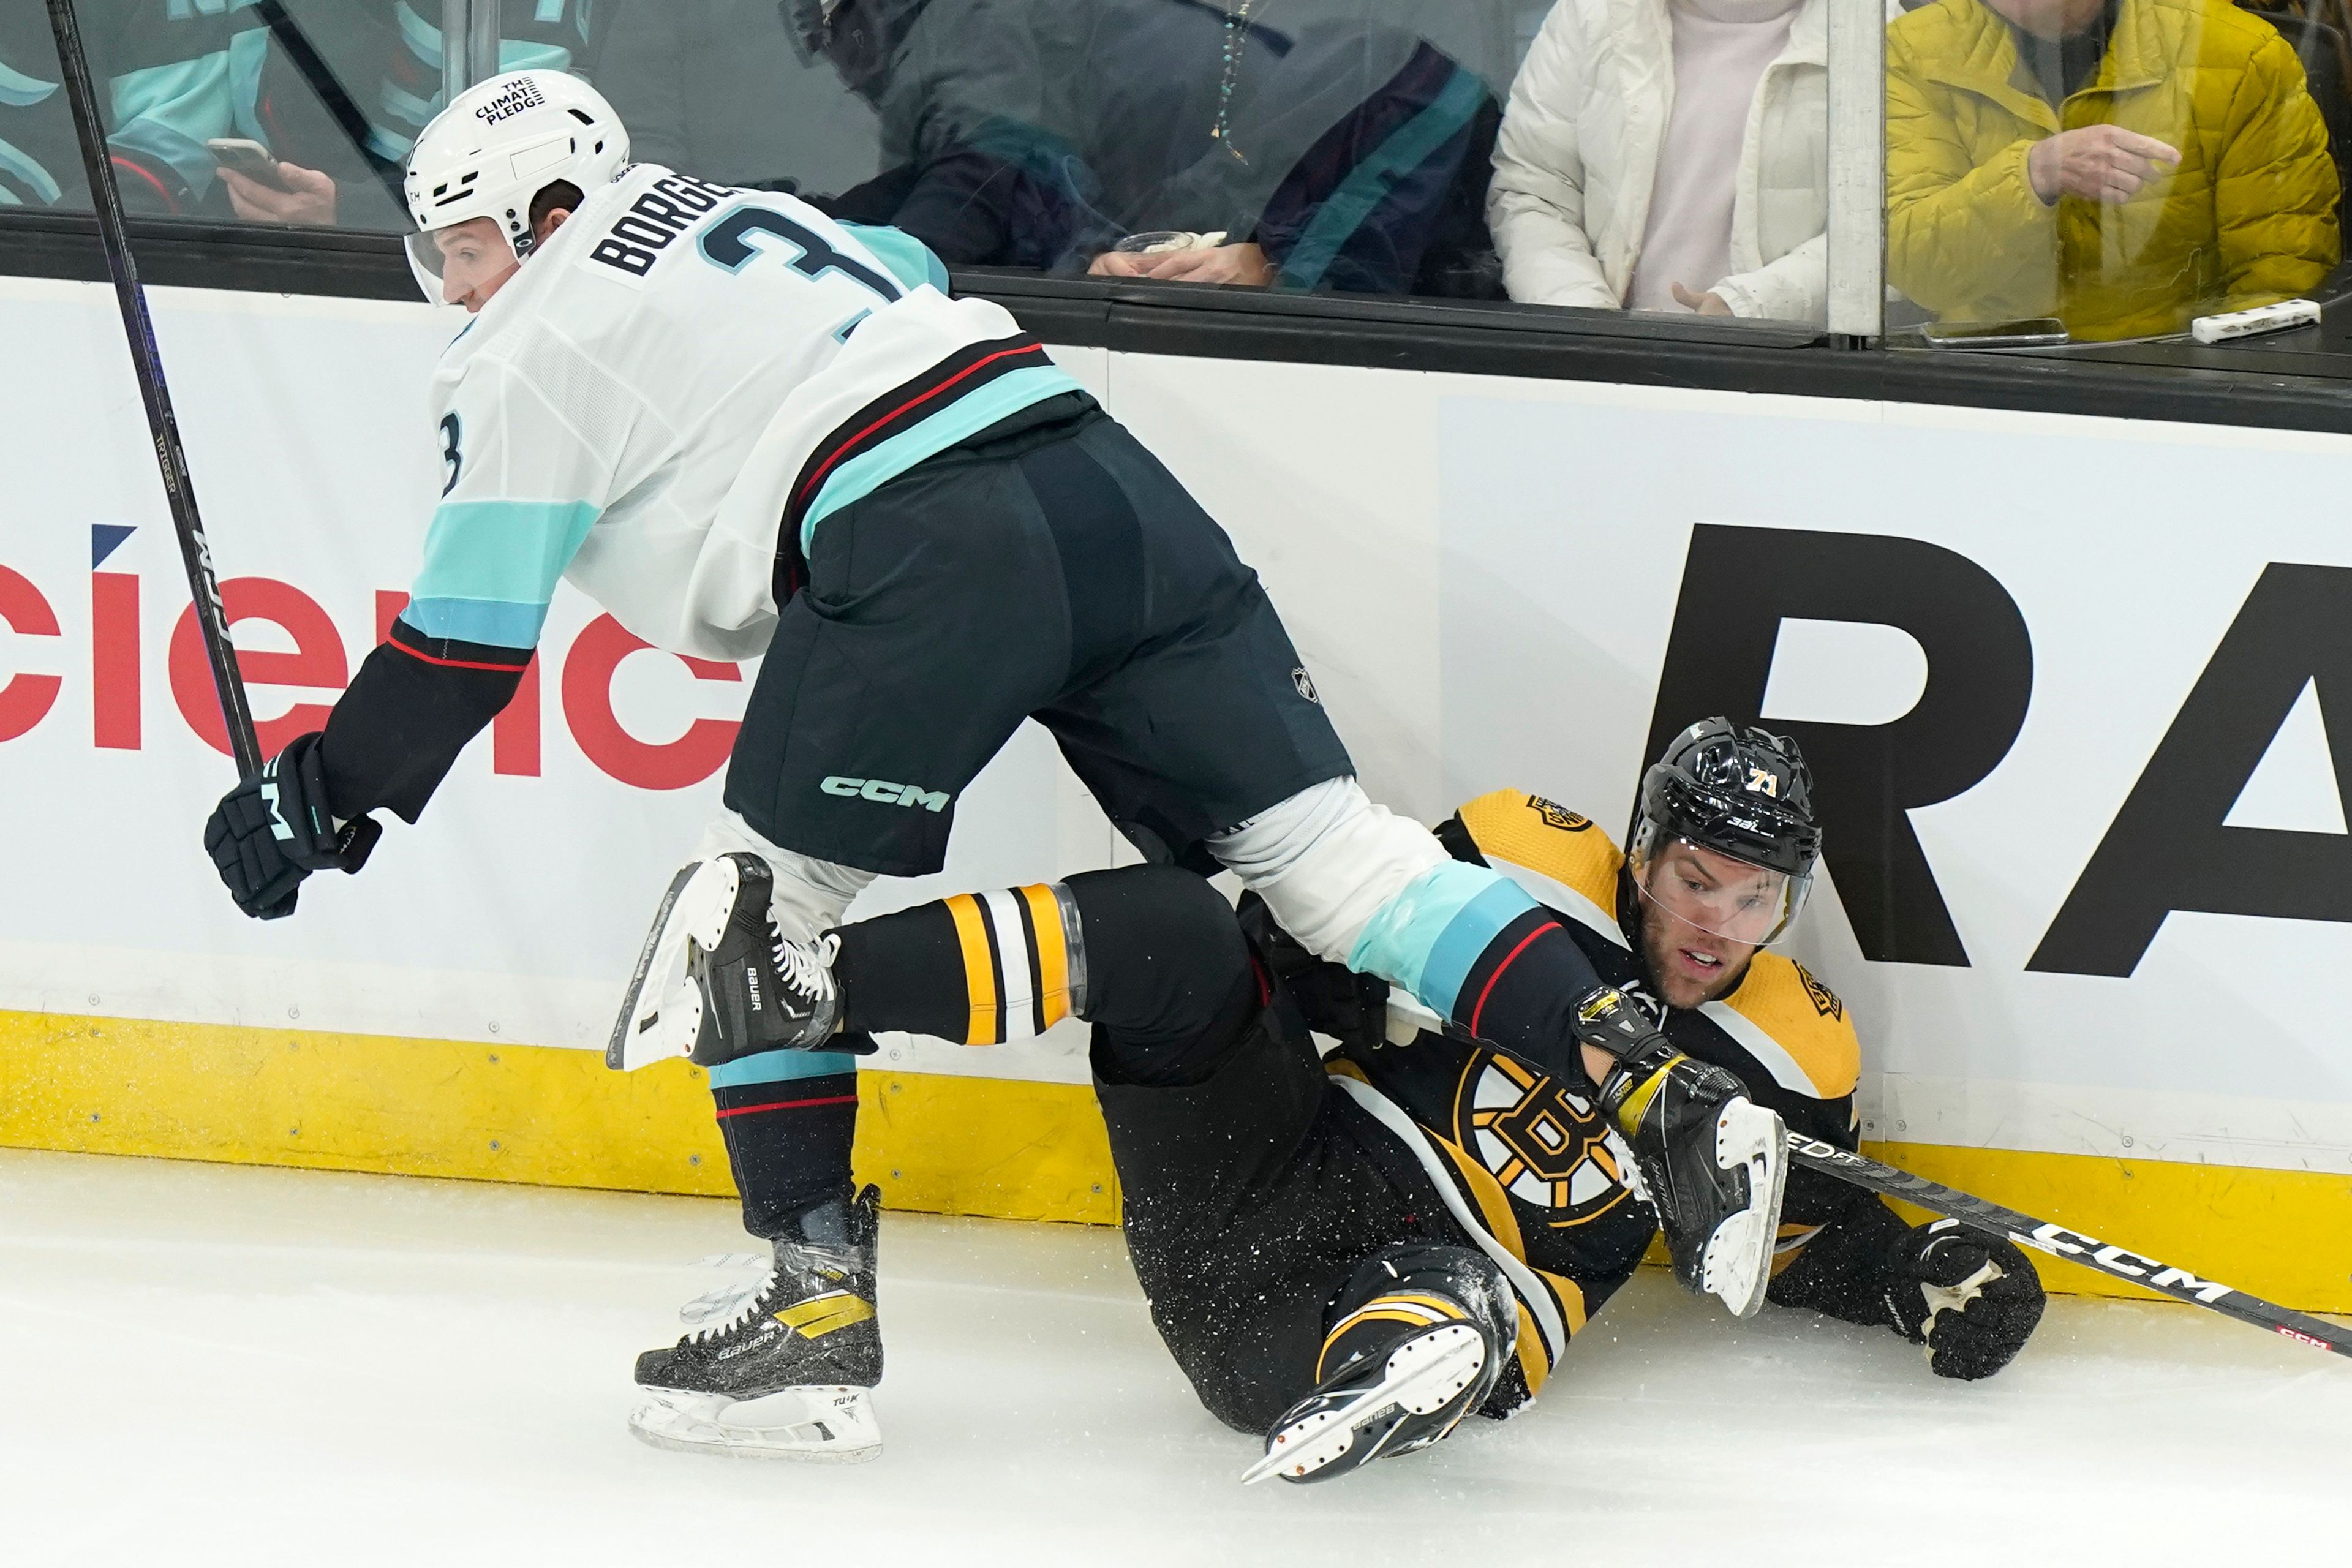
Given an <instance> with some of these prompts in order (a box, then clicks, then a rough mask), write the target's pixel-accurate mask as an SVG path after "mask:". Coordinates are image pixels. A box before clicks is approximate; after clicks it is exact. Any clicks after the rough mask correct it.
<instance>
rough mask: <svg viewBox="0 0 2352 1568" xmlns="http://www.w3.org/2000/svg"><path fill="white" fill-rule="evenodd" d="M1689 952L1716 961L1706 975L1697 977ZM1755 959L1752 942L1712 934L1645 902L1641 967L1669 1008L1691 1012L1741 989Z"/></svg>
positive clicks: (1653, 904) (1652, 903)
mask: <svg viewBox="0 0 2352 1568" xmlns="http://www.w3.org/2000/svg"><path fill="white" fill-rule="evenodd" d="M1685 952H1688V953H1692V954H1696V955H1701V956H1704V957H1707V958H1712V959H1714V960H1716V967H1715V968H1714V969H1713V970H1712V971H1711V972H1709V973H1706V974H1704V975H1702V974H1699V973H1694V972H1693V965H1692V964H1691V963H1690V962H1689V960H1688V959H1686V958H1685V956H1684V954H1685ZM1755 956H1756V949H1755V948H1754V947H1753V946H1752V945H1750V944H1749V943H1747V942H1733V941H1730V940H1729V939H1728V938H1725V937H1719V936H1714V935H1710V934H1709V933H1707V932H1706V931H1701V930H1699V929H1698V928H1697V927H1696V926H1695V925H1692V924H1691V923H1690V922H1689V921H1684V920H1679V919H1677V918H1675V916H1674V915H1671V914H1669V913H1667V912H1666V911H1665V910H1664V909H1661V908H1660V907H1659V906H1658V905H1657V904H1655V903H1654V902H1653V901H1651V900H1648V899H1643V900H1642V967H1643V969H1644V970H1646V971H1648V976H1649V981H1650V984H1651V987H1652V989H1653V990H1654V991H1655V992H1656V994H1657V996H1658V999H1659V1000H1660V1001H1662V1002H1664V1003H1665V1005H1667V1006H1669V1007H1679V1008H1684V1009H1688V1008H1692V1007H1696V1006H1698V1005H1700V1004H1702V1003H1706V1002H1712V1001H1714V1000H1715V999H1716V998H1717V997H1718V996H1721V995H1724V994H1727V992H1729V991H1730V990H1731V989H1732V987H1734V986H1736V985H1738V984H1739V981H1740V977H1741V976H1742V975H1744V974H1746V973H1748V960H1749V959H1751V958H1753V957H1755Z"/></svg>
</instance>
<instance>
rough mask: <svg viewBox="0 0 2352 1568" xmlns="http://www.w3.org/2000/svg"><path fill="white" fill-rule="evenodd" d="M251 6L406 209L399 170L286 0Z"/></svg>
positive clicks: (396, 203) (259, 0) (321, 103)
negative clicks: (378, 144)
mask: <svg viewBox="0 0 2352 1568" xmlns="http://www.w3.org/2000/svg"><path fill="white" fill-rule="evenodd" d="M254 9H255V10H257V11H258V12H259V13H260V14H261V25H262V26H265V27H268V29H269V36H270V37H273V38H275V39H277V40H278V47H279V48H281V49H284V50H285V51H286V58H288V59H289V60H290V61H292V62H293V66H294V70H295V74H296V75H298V76H299V77H300V78H301V79H302V81H303V84H304V85H305V86H307V87H308V88H310V90H311V91H312V92H313V93H316V94H317V95H318V99H319V107H320V108H321V109H323V110H326V111H327V118H328V119H330V120H331V121H334V122H335V129H336V130H338V131H341V132H342V133H343V136H344V139H345V140H347V141H349V142H351V144H352V151H353V152H355V153H358V154H359V157H360V162H361V163H364V164H365V165H367V168H368V170H369V172H370V173H372V174H374V175H375V177H376V179H377V180H378V182H380V183H381V184H383V188H384V191H385V193H386V194H387V195H390V196H391V197H392V205H393V206H394V209H395V210H397V211H403V212H404V211H406V210H407V205H408V196H407V193H406V192H405V191H404V190H403V189H402V188H401V173H402V171H401V169H400V168H399V166H398V165H396V164H394V163H392V161H391V160H389V159H387V158H385V157H384V156H383V154H382V153H378V152H377V151H376V150H375V145H374V142H373V136H374V133H375V132H374V127H373V126H371V125H370V124H369V123H368V118H367V116H366V114H364V113H363V112H362V110H361V109H360V106H359V105H358V104H356V103H354V102H352V95H351V94H350V93H349V92H348V91H346V90H345V89H344V87H343V84H342V79H341V78H340V77H338V76H336V74H335V70H334V68H333V67H332V66H330V65H329V64H328V63H327V61H326V58H325V57H323V56H322V55H320V53H319V50H318V47H317V46H316V45H314V44H312V43H311V42H310V35H309V34H308V33H305V32H304V31H303V30H302V25H301V24H300V23H299V22H297V21H296V20H294V18H293V17H291V16H288V15H287V14H286V5H285V0H255V5H254Z"/></svg>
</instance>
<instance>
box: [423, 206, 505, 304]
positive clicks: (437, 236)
mask: <svg viewBox="0 0 2352 1568" xmlns="http://www.w3.org/2000/svg"><path fill="white" fill-rule="evenodd" d="M433 243H434V244H435V245H436V247H439V249H440V252H441V298H442V299H443V300H446V301H447V302H448V303H450V304H452V305H463V306H465V307H466V311H467V314H468V315H470V314H472V313H473V312H475V311H477V310H480V309H481V308H482V307H483V306H485V305H487V304H488V303H489V302H490V297H491V296H492V295H494V294H496V293H497V292H498V291H499V289H503V288H505V287H506V281H507V279H509V278H511V277H513V276H514V274H515V267H516V262H515V253H514V247H512V246H510V245H509V244H508V243H507V241H506V237H505V236H504V235H502V234H500V233H499V226H498V225H497V224H496V223H495V222H493V221H492V220H490V219H488V218H486V217H478V218H470V219H468V220H467V221H466V222H464V223H461V224H455V225H452V226H449V227H447V228H444V229H436V230H435V231H434V234H433Z"/></svg>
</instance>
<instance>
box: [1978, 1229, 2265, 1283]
mask: <svg viewBox="0 0 2352 1568" xmlns="http://www.w3.org/2000/svg"><path fill="white" fill-rule="evenodd" d="M2020 1239H2021V1240H2023V1241H2025V1242H2026V1243H2027V1244H2028V1245H2030V1246H2033V1247H2040V1248H2042V1250H2043V1251H2045V1252H2054V1253H2058V1254H2060V1255H2062V1256H2063V1255H2066V1254H2072V1255H2074V1256H2075V1257H2088V1258H2093V1259H2094V1260H2095V1261H2097V1262H2099V1263H2103V1264H2105V1265H2106V1267H2107V1268H2111V1269H2113V1270H2115V1271H2116V1273H2118V1274H2136V1275H2141V1276H2144V1277H2146V1278H2147V1280H2148V1282H2149V1283H2150V1284H2152V1285H2161V1286H2165V1287H2167V1288H2168V1289H2180V1290H2186V1291H2188V1292H2189V1294H2190V1295H2192V1296H2194V1297H2196V1298H2197V1299H2198V1300H2200V1301H2218V1300H2221V1298H2222V1297H2224V1296H2227V1295H2229V1294H2231V1289H2230V1287H2228V1286H2227V1285H2216V1284H2214V1283H2213V1282H2212V1281H2211V1280H2210V1279H2199V1278H2197V1276H2195V1275H2194V1274H2191V1273H2190V1272H2189V1270H2187V1269H2186V1268H2166V1267H2165V1266H2164V1265H2163V1264H2160V1263H2158V1262H2156V1261H2155V1260H2154V1259H2152V1258H2142V1257H2141V1256H2140V1255H2139V1254H2137V1253H2136V1252H2126V1251H2125V1250H2124V1249H2123V1248H2122V1247H2110V1246H2108V1245H2107V1244H2106V1243H2105V1242H2104V1241H2101V1240H2099V1239H2098V1238H2097V1237H2090V1236H2084V1234H2083V1233H2082V1232H2080V1231H2076V1230H2068V1229H2066V1228H2065V1227H2063V1226H2055V1225H2045V1226H2040V1227H2039V1228H2037V1229H2036V1230H2035V1231H2034V1232H2033V1233H2032V1235H2031V1236H2028V1237H2021V1238H2020Z"/></svg>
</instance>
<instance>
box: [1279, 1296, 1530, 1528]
mask: <svg viewBox="0 0 2352 1568" xmlns="http://www.w3.org/2000/svg"><path fill="white" fill-rule="evenodd" d="M1485 1368H1486V1336H1485V1335H1484V1334H1481V1333H1480V1332H1479V1331H1477V1330H1476V1329H1474V1328H1472V1327H1471V1326H1470V1325H1469V1324H1467V1323H1447V1324H1445V1325H1444V1326H1443V1327H1440V1328H1435V1329H1432V1330H1430V1331H1428V1332H1427V1333H1423V1334H1415V1335H1413V1336H1412V1338H1411V1339H1409V1340H1407V1341H1405V1342H1403V1343H1402V1344H1401V1345H1399V1346H1397V1348H1396V1349H1395V1350H1393V1351H1391V1352H1389V1361H1388V1366H1387V1367H1386V1369H1385V1370H1384V1373H1383V1374H1382V1376H1381V1381H1380V1382H1379V1383H1378V1384H1375V1385H1373V1386H1372V1387H1370V1388H1368V1389H1366V1390H1364V1391H1363V1392H1362V1393H1361V1394H1357V1395H1355V1396H1354V1397H1353V1398H1351V1399H1349V1401H1347V1402H1346V1403H1345V1404H1343V1405H1329V1406H1327V1407H1325V1408H1323V1409H1320V1410H1318V1411H1316V1412H1315V1413H1314V1414H1312V1415H1308V1416H1307V1417H1306V1418H1305V1419H1304V1420H1301V1421H1297V1422H1295V1423H1293V1424H1292V1425H1290V1426H1285V1427H1283V1428H1282V1429H1281V1430H1279V1431H1277V1432H1276V1433H1275V1434H1274V1435H1273V1436H1271V1437H1269V1438H1267V1439H1266V1451H1265V1458H1262V1459H1260V1460H1259V1461H1258V1462H1257V1463H1256V1464H1255V1465H1252V1466H1251V1467H1250V1468H1248V1469H1246V1470H1244V1471H1243V1472H1242V1485H1244V1486H1245V1487H1253V1486H1255V1485H1257V1483H1258V1482H1260V1481H1263V1480H1265V1479H1269V1478H1271V1477H1274V1476H1280V1477H1281V1478H1282V1479H1285V1480H1288V1481H1303V1480H1307V1479H1312V1478H1313V1477H1314V1476H1315V1475H1316V1474H1317V1473H1318V1471H1321V1470H1324V1469H1327V1468H1329V1467H1330V1466H1331V1465H1333V1464H1335V1463H1337V1462H1338V1461H1339V1460H1341V1459H1344V1458H1348V1457H1349V1454H1350V1453H1351V1452H1353V1450H1354V1449H1355V1447H1356V1438H1357V1437H1358V1436H1359V1435H1360V1434H1361V1433H1362V1432H1363V1431H1364V1430H1365V1429H1366V1428H1368V1427H1370V1426H1372V1425H1373V1424H1374V1423H1375V1422H1377V1421H1379V1420H1380V1418H1381V1415H1382V1414H1383V1413H1384V1412H1386V1411H1388V1410H1389V1409H1391V1407H1394V1406H1402V1410H1403V1411H1407V1412H1410V1413H1412V1415H1428V1414H1429V1413H1430V1412H1432V1411H1433V1410H1438V1409H1442V1408H1443V1407H1444V1405H1445V1402H1446V1401H1447V1400H1449V1399H1451V1398H1453V1397H1454V1395H1455V1394H1459V1393H1461V1392H1462V1391H1463V1390H1464V1389H1465V1388H1467V1387H1469V1386H1470V1384H1473V1383H1475V1382H1476V1381H1477V1377H1478V1373H1480V1372H1481V1371H1483V1370H1484V1369H1485ZM1402 1425H1403V1415H1402V1413H1400V1414H1399V1415H1397V1417H1396V1418H1395V1419H1394V1420H1391V1421H1389V1422H1387V1423H1386V1424H1385V1426H1384V1427H1383V1429H1382V1430H1381V1432H1380V1434H1379V1436H1377V1438H1376V1439H1375V1440H1374V1442H1373V1444H1372V1446H1371V1447H1370V1448H1369V1449H1368V1450H1367V1451H1366V1452H1365V1453H1363V1454H1362V1455H1360V1457H1358V1458H1356V1459H1355V1461H1354V1463H1353V1464H1350V1465H1349V1467H1348V1468H1349V1469H1354V1468H1357V1467H1358V1466H1360V1465H1366V1464H1370V1462H1371V1461H1372V1460H1374V1459H1377V1458H1380V1456H1381V1449H1382V1448H1383V1447H1386V1445H1387V1443H1388V1439H1389V1438H1390V1437H1391V1436H1393V1435H1394V1434H1395V1432H1396V1430H1397V1428H1398V1427H1399V1426H1402ZM1437 1436H1444V1434H1443V1433H1440V1434H1437ZM1431 1441H1435V1438H1434V1437H1433V1438H1432V1439H1431ZM1419 1446H1422V1447H1426V1445H1425V1444H1424V1445H1419Z"/></svg>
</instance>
